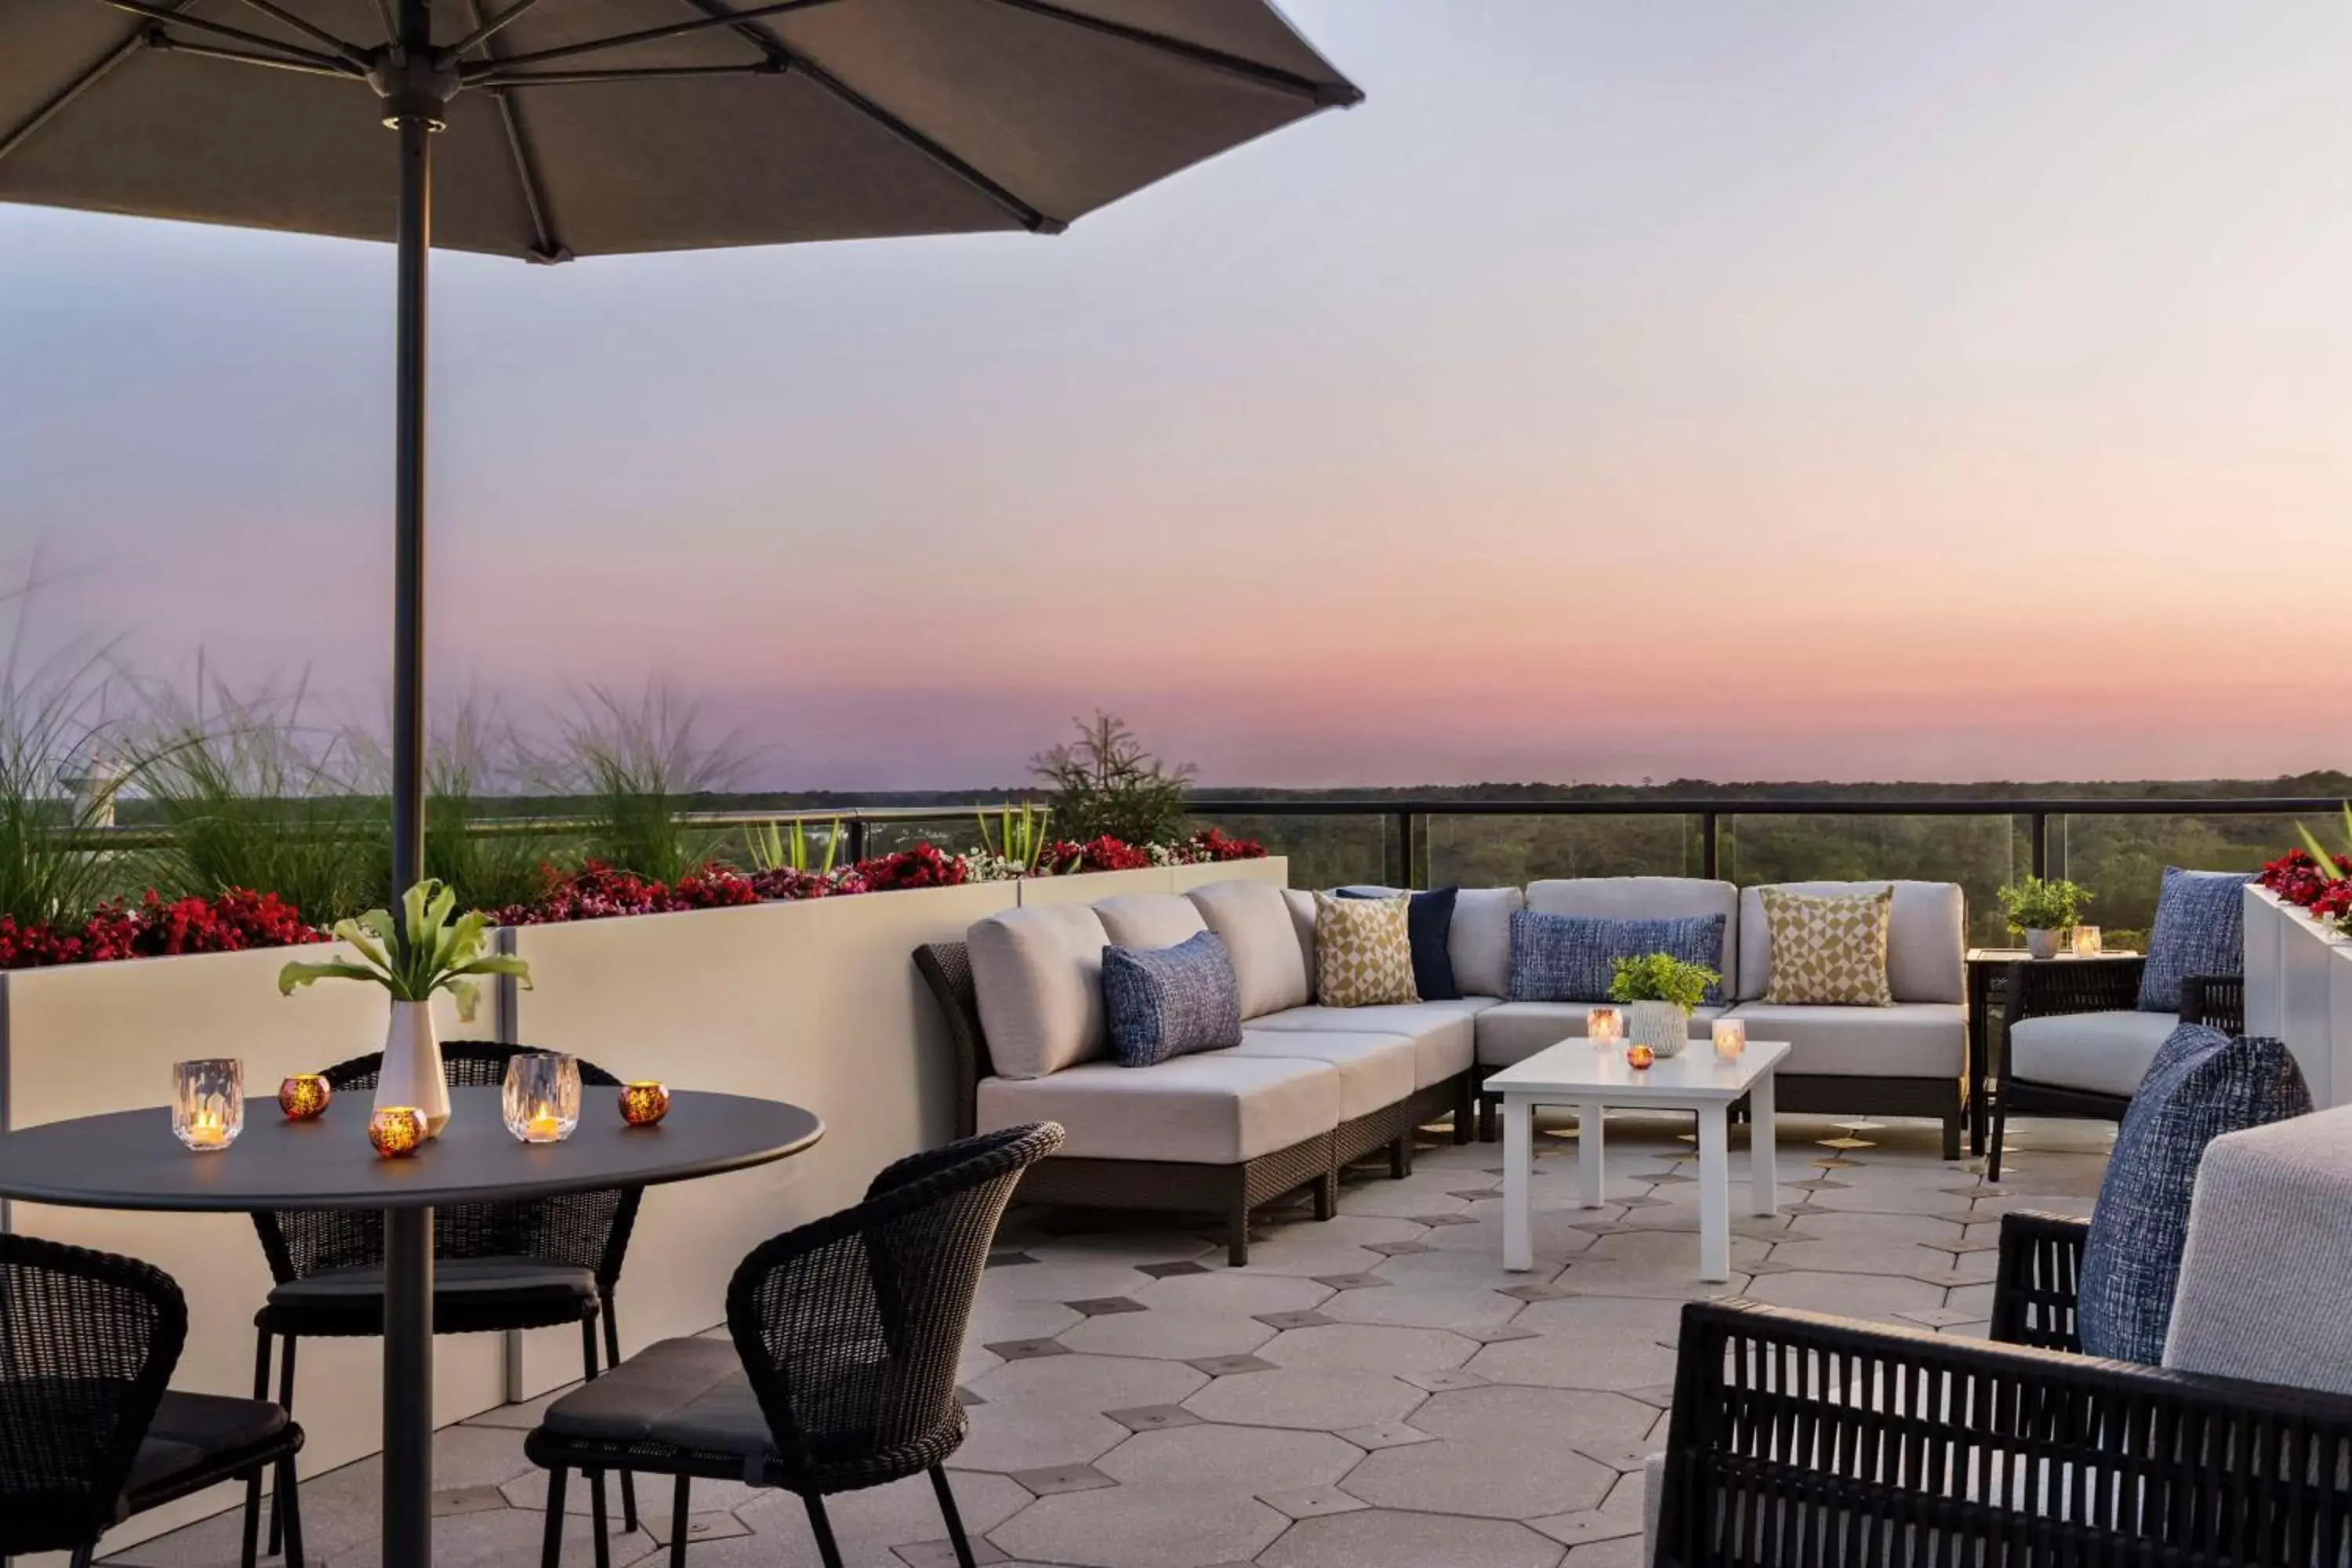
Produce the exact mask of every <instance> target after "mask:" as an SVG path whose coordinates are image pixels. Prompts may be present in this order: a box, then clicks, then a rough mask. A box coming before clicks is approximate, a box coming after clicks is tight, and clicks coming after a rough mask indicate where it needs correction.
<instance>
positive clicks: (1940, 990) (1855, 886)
mask: <svg viewBox="0 0 2352 1568" xmlns="http://www.w3.org/2000/svg"><path fill="white" fill-rule="evenodd" d="M1778 886H1780V887H1782V888H1785V889H1788V890H1789V891H1790V892H1792V893H1810V894H1817V895H1820V894H1840V893H1874V892H1876V891H1878V890H1879V889H1882V888H1885V887H1889V886H1892V887H1893V888H1894V889H1895V907H1894V910H1893V911H1892V913H1891V914H1890V915H1889V916H1888V918H1887V922H1886V988H1887V989H1888V990H1889V991H1891V992H1892V993H1894V995H1895V1001H1897V1002H1965V1001H1966V1000H1968V994H1969V992H1968V982H1967V979H1966V973H1965V972H1966V964H1965V963H1963V955H1964V953H1965V952H1966V939H1965V935H1964V933H1965V931H1966V930H1967V924H1966V921H1967V910H1966V908H1965V905H1964V902H1963V900H1962V899H1961V896H1960V889H1959V884H1958V883H1957V882H1894V883H1888V882H1885V881H1878V882H1782V883H1780V884H1778ZM1738 974H1739V989H1738V993H1737V994H1738V999H1739V1000H1740V1001H1742V1002H1749V1001H1754V1000H1755V999H1756V998H1758V997H1759V996H1761V995H1763V994H1764V992H1765V990H1766V989H1767V987H1768V986H1769V984H1771V980H1772V943H1771V939H1770V938H1769V936H1767V935H1766V934H1765V929H1764V900H1763V896H1762V894H1761V892H1760V891H1759V889H1755V888H1743V889H1740V893H1739V969H1738Z"/></svg>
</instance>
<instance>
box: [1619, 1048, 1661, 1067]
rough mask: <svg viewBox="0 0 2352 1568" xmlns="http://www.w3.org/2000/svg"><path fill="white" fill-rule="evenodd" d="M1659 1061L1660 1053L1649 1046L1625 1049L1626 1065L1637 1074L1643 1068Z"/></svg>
mask: <svg viewBox="0 0 2352 1568" xmlns="http://www.w3.org/2000/svg"><path fill="white" fill-rule="evenodd" d="M1657 1059H1658V1053H1657V1052H1655V1051H1654V1050H1652V1049H1651V1048H1650V1047H1647V1046H1627V1047H1625V1065H1626V1066H1627V1067H1629V1068H1633V1070H1634V1071H1636V1072H1639V1071H1641V1070H1642V1069H1643V1068H1645V1067H1648V1066H1649V1065H1650V1064H1651V1063H1652V1062H1654V1061H1656V1060H1657Z"/></svg>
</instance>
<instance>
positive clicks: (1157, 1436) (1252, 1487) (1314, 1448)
mask: <svg viewBox="0 0 2352 1568" xmlns="http://www.w3.org/2000/svg"><path fill="white" fill-rule="evenodd" d="M1360 1458H1363V1455H1362V1454H1361V1453H1360V1452H1359V1451H1358V1450H1357V1448H1356V1447H1355V1445H1353V1444H1351V1443H1343V1442H1341V1441H1340V1440H1339V1438H1337V1437H1334V1436H1330V1435H1329V1434H1328V1433H1325V1432H1292V1431H1284V1430H1281V1429H1279V1428H1277V1427H1272V1426H1222V1425H1217V1424H1214V1423H1205V1422H1204V1423H1202V1424H1201V1425H1199V1426H1179V1427H1174V1428H1171V1429H1170V1430H1168V1431H1164V1432H1139V1433H1138V1434H1136V1435H1135V1436H1132V1437H1130V1438H1129V1439H1128V1440H1127V1441H1126V1442H1124V1443H1121V1444H1120V1445H1119V1446H1118V1447H1116V1448H1114V1449H1112V1450H1111V1451H1110V1452H1109V1453H1108V1454H1106V1455H1104V1456H1103V1457H1102V1458H1100V1459H1098V1460H1097V1461H1096V1468H1097V1469H1099V1470H1101V1471H1102V1472H1103V1473H1104V1474H1105V1475H1107V1476H1109V1477H1111V1478H1113V1479H1117V1480H1118V1481H1122V1482H1125V1483H1127V1484H1129V1485H1138V1486H1139V1485H1145V1484H1157V1485H1165V1486H1176V1487H1195V1486H1197V1487H1225V1488H1229V1489H1233V1490H1234V1491H1236V1492H1252V1491H1258V1492H1265V1491H1290V1490H1295V1489H1298V1488H1302V1487H1320V1486H1329V1485H1331V1484H1333V1483H1334V1482H1336V1481H1338V1480H1339V1478H1340V1477H1342V1476H1344V1475H1346V1474H1347V1473H1348V1472H1349V1470H1350V1469H1352V1468H1354V1467H1355V1464H1356V1461H1358V1460H1359V1459H1360Z"/></svg>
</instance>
